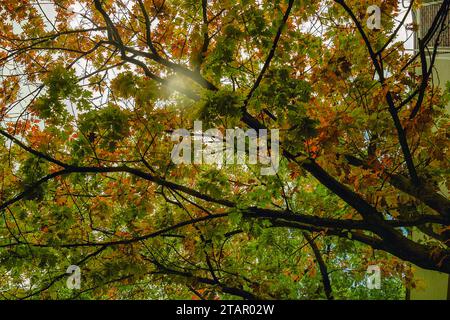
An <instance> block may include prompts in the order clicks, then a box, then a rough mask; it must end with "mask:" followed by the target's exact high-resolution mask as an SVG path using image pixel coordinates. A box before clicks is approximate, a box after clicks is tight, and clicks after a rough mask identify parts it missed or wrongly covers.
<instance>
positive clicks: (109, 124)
mask: <svg viewBox="0 0 450 320" xmlns="http://www.w3.org/2000/svg"><path fill="white" fill-rule="evenodd" d="M420 4H421V2H420V1H411V3H410V5H409V7H406V8H405V7H403V6H402V2H401V1H400V2H399V1H397V0H387V1H381V0H371V1H361V0H318V1H315V0H275V1H273V0H271V1H266V0H258V1H250V0H221V1H219V0H209V1H208V0H201V1H200V0H198V1H194V0H116V1H112V0H58V1H47V2H42V1H37V0H36V1H34V0H15V1H10V0H5V1H1V3H0V15H1V17H2V19H1V20H0V70H1V75H0V81H1V86H0V117H1V118H0V120H1V123H0V142H1V143H0V170H1V171H0V180H1V189H0V210H1V211H0V214H1V217H0V275H1V276H0V289H1V290H0V295H1V297H2V298H3V299H17V298H30V299H50V298H51V299H76V298H82V299H100V298H110V299H158V298H159V299H161V298H167V299H177V298H195V299H224V298H231V299H234V298H243V299H325V298H326V299H361V298H375V299H376V298H389V299H403V298H404V296H405V291H406V290H409V289H410V288H414V287H417V286H420V283H417V281H416V280H415V279H414V277H413V271H414V268H417V267H421V268H424V269H429V270H435V271H440V272H444V273H447V274H450V249H449V237H450V228H449V222H450V202H449V200H448V198H447V197H446V195H445V191H443V190H446V189H447V188H448V187H449V184H448V183H449V179H448V170H449V161H448V159H449V156H448V147H449V143H448V141H449V140H448V133H449V130H448V129H449V119H448V114H446V105H448V103H449V101H450V85H449V86H447V90H441V89H439V88H438V85H439V79H438V78H437V77H436V76H435V75H434V74H433V65H434V62H435V59H436V55H437V48H438V46H439V35H440V34H442V32H444V31H445V29H446V28H448V12H449V7H450V1H448V0H446V1H443V2H442V4H441V7H440V9H439V12H438V14H437V16H436V17H435V19H434V21H433V24H432V26H431V28H430V30H429V31H428V33H426V34H425V35H422V38H420V39H419V41H418V49H419V50H417V52H411V51H408V50H407V49H406V46H405V39H401V37H398V35H399V33H401V32H402V30H404V29H408V30H412V31H415V30H417V25H415V24H408V23H407V17H408V16H409V14H410V13H411V12H412V11H413V10H415V9H417V8H419V6H420ZM371 5H377V6H379V8H380V9H381V13H382V15H381V27H380V28H378V29H373V28H370V27H369V26H368V25H367V23H366V21H367V20H368V19H369V18H370V13H368V11H367V8H368V7H369V6H371ZM199 119H201V120H203V121H204V124H208V126H209V127H211V128H218V129H219V130H221V131H222V132H223V133H225V130H226V129H229V128H236V127H238V128H242V129H244V130H247V129H256V130H257V129H279V130H280V135H279V138H280V163H279V170H278V172H277V174H275V175H261V174H260V170H259V169H260V167H261V166H262V165H260V164H248V163H247V164H244V165H242V164H234V165H228V164H227V165H221V166H220V165H214V164H195V163H193V164H174V163H173V161H172V160H171V150H172V148H173V147H174V144H175V142H174V141H172V140H171V134H172V132H174V131H175V130H177V129H179V128H186V129H189V130H192V128H193V124H194V121H196V120H199ZM205 129H206V128H205ZM413 233H414V234H415V235H417V234H420V236H415V235H413ZM70 265H76V266H79V267H80V271H81V287H80V289H78V290H71V289H69V288H67V286H66V279H67V276H68V275H67V274H66V269H67V267H69V266H70ZM370 265H378V266H379V267H380V268H381V272H382V289H381V290H368V289H367V288H366V282H365V281H366V270H367V267H368V266H370Z"/></svg>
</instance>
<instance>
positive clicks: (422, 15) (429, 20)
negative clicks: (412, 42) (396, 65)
mask: <svg viewBox="0 0 450 320" xmlns="http://www.w3.org/2000/svg"><path fill="white" fill-rule="evenodd" d="M442 2H443V1H431V2H428V3H424V4H422V6H421V7H420V9H419V10H418V11H417V22H418V24H419V29H418V34H417V36H418V37H419V38H423V37H424V36H425V35H426V33H427V32H428V30H429V29H430V27H431V25H432V24H433V21H434V18H435V17H436V15H437V13H438V11H439V8H440V6H441V4H442ZM446 25H447V28H446V29H445V30H444V31H443V32H442V33H441V35H440V37H439V47H438V50H439V51H445V52H450V14H448V15H447V18H446ZM438 35H439V32H436V33H435V35H434V36H433V38H432V39H431V41H430V42H429V43H428V47H433V46H434V43H435V40H436V38H437V37H438ZM416 48H417V46H416Z"/></svg>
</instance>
